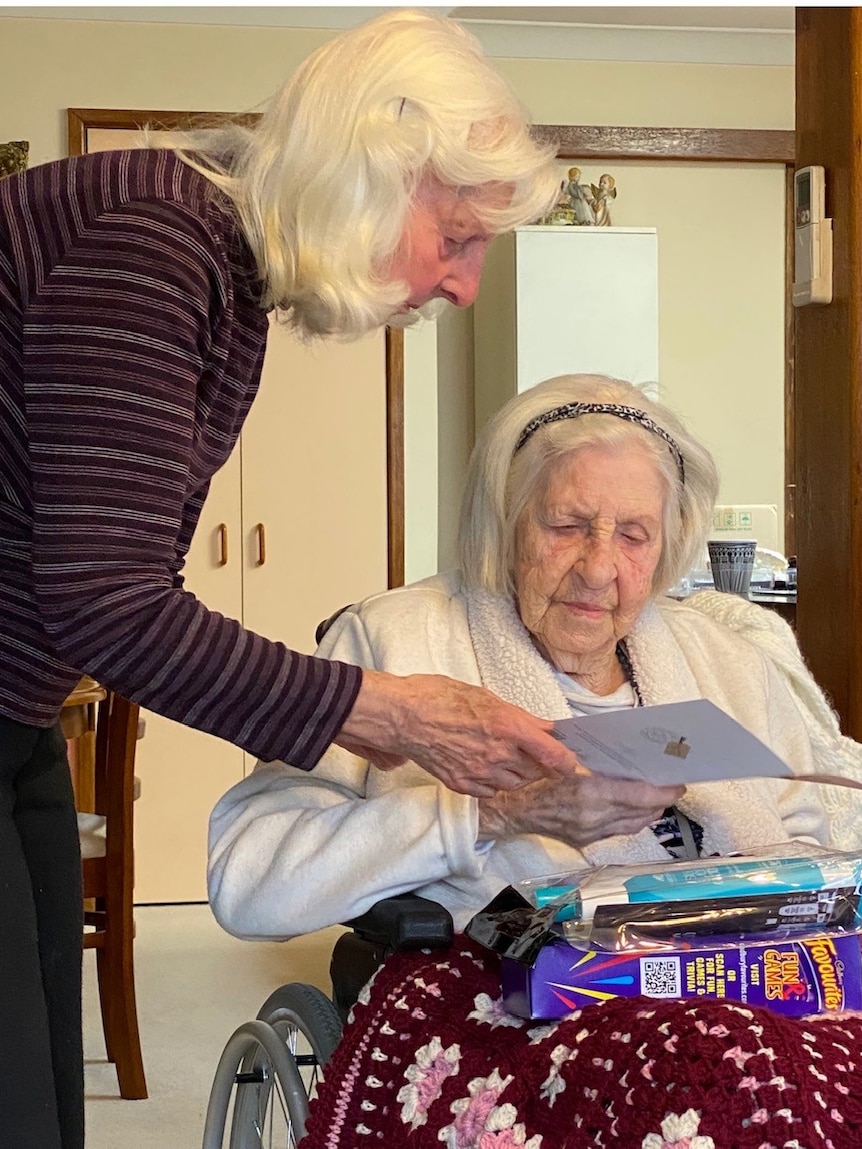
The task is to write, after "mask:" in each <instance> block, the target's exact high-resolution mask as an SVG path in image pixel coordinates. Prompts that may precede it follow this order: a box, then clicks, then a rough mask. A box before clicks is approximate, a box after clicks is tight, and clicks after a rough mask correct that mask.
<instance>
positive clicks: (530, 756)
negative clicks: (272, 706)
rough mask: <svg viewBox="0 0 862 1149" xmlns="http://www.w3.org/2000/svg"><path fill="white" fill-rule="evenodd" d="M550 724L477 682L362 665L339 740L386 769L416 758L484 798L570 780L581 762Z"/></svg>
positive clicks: (449, 782) (451, 782) (446, 782)
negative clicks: (551, 780) (401, 673)
mask: <svg viewBox="0 0 862 1149" xmlns="http://www.w3.org/2000/svg"><path fill="white" fill-rule="evenodd" d="M553 728H554V724H553V723H552V722H546V721H544V720H543V719H540V718H536V717H535V716H534V715H532V714H528V713H527V711H525V710H521V709H520V707H517V706H511V705H510V704H509V703H508V702H503V701H502V699H500V698H498V697H497V696H496V695H495V694H492V693H491V692H490V691H489V690H485V689H484V688H483V687H480V686H469V685H467V684H466V683H464V682H457V681H455V679H452V678H444V677H443V676H441V675H431V674H414V675H410V676H409V677H407V678H398V677H396V676H394V675H391V674H383V673H381V672H380V671H374V670H365V671H363V674H362V686H361V687H360V690H359V694H358V696H357V699H356V702H355V703H354V705H353V709H352V710H351V712H350V714H349V716H348V718H347V721H346V722H345V723H344V725H343V726H342V728H341V730H340V731H339V733H338V737H337V738H336V739H335V741H336V743H337V744H338V745H339V746H343V747H344V748H345V750H350V751H352V752H353V753H354V754H359V755H360V756H361V757H363V758H367V759H368V761H369V762H371V763H372V765H374V766H376V767H378V769H381V770H391V769H392V768H393V767H394V766H398V765H400V764H401V762H403V761H405V760H406V759H412V760H413V761H414V762H416V763H418V765H420V766H422V767H423V768H424V769H425V770H427V771H428V772H429V774H433V775H434V777H435V778H438V779H439V780H440V781H441V782H443V783H444V785H446V786H448V787H449V789H450V790H456V791H458V792H459V793H461V794H472V795H474V796H475V797H479V798H481V797H487V796H490V795H492V794H496V793H497V791H498V790H511V789H512V788H513V787H516V786H524V785H525V784H527V783H531V782H535V781H536V780H537V779H541V778H548V777H555V778H563V779H566V780H567V781H568V783H569V785H571V784H572V783H573V781H574V779H575V776H576V775H577V774H578V773H579V772H584V771H583V767H582V766H581V765H580V763H579V762H578V759H577V758H576V757H575V755H574V754H573V753H572V752H571V751H570V750H567V749H566V747H565V746H563V744H562V743H561V742H559V741H558V740H557V739H556V738H554V736H553V734H552V731H553Z"/></svg>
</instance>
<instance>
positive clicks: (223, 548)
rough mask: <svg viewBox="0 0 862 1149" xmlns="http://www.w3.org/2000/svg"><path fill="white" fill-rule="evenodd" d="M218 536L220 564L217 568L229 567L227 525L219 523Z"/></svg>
mask: <svg viewBox="0 0 862 1149" xmlns="http://www.w3.org/2000/svg"><path fill="white" fill-rule="evenodd" d="M216 532H217V534H218V563H217V564H216V565H217V566H220V567H226V566H227V523H219V525H218V526H217V527H216Z"/></svg>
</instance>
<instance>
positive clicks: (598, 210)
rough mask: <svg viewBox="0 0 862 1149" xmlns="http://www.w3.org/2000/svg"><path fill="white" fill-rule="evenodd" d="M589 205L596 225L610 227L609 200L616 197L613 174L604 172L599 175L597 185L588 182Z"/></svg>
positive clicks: (615, 184) (615, 183)
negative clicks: (590, 193)
mask: <svg viewBox="0 0 862 1149" xmlns="http://www.w3.org/2000/svg"><path fill="white" fill-rule="evenodd" d="M590 191H591V192H592V195H591V196H590V206H591V207H592V209H593V211H594V212H595V217H596V227H611V205H610V201H611V200H612V199H616V198H617V182H616V180H615V179H614V177H613V176H610V175H608V174H607V172H605V173H604V175H601V176H599V186H598V187H596V185H595V184H590Z"/></svg>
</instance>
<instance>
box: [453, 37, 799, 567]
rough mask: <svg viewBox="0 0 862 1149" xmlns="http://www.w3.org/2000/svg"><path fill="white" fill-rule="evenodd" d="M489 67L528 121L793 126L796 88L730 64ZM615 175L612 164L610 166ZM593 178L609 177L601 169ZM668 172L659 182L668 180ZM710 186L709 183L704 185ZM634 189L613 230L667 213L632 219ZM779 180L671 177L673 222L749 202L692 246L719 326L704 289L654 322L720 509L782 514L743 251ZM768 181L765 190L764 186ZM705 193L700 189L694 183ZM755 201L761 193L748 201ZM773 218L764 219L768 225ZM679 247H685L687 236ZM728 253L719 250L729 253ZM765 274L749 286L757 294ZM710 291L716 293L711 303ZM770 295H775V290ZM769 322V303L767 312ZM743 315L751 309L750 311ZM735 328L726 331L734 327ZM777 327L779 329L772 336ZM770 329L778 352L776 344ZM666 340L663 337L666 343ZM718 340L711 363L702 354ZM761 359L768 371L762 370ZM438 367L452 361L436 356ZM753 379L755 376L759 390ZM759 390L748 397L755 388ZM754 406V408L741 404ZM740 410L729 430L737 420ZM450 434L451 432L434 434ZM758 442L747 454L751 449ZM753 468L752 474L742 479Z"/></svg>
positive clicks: (778, 429)
mask: <svg viewBox="0 0 862 1149" xmlns="http://www.w3.org/2000/svg"><path fill="white" fill-rule="evenodd" d="M499 66H500V68H501V70H502V71H504V72H505V73H506V74H507V75H508V77H509V78H510V80H511V81H512V83H513V84H514V85H515V87H516V88H517V90H518V92H519V94H520V96H521V98H522V99H523V100H524V102H525V103H526V104H527V106H528V107H529V109H530V111H531V113H532V115H533V118H534V120H535V121H536V122H537V123H546V124H565V123H568V124H606V125H609V126H630V127H643V126H648V127H703V128H711V127H715V128H773V129H785V130H792V128H793V123H794V77H793V69H792V68H784V67H753V66H746V67H736V66H730V65H693V64H643V63H603V62H597V61H580V62H579V61H559V60H541V61H539V60H501V61H499ZM621 166H622V165H617V167H621ZM600 167H601V169H602V170H605V169H606V168H610V169H612V170H613V169H614V165H613V164H612V163H610V162H608V163H603V164H601V165H600ZM584 168H585V172H587V174H588V175H590V176H592V175H594V174H595V165H586V164H585V165H584ZM668 174H669V173H668ZM713 177H715V178H713ZM642 179H643V177H641V176H639V175H636V174H635V172H634V171H629V172H627V173H626V174H625V176H624V177H623V176H622V175H621V181H620V183H621V193H620V194H621V198H620V201H619V211H618V212H617V220H616V222H619V224H620V225H628V226H635V225H648V226H658V225H660V223H661V222H662V221H661V219H660V216H661V215H664V216H665V217H667V215H668V214H673V208H672V207H670V206H669V205H668V204H667V203H665V204H663V205H658V204H655V203H651V202H649V201H648V200H646V199H645V200H643V201H642V203H643V207H644V211H643V212H642V213H641V214H638V207H637V206H636V205H637V204H638V199H639V196H640V193H641V191H642V190H644V191H646V189H645V188H643V189H642V187H641V184H642ZM782 180H783V177H782V176H781V175H780V173H779V172H778V171H777V170H776V169H770V170H769V171H768V172H760V173H758V172H757V171H756V170H755V169H752V168H749V169H747V172H740V171H738V170H737V171H736V172H735V173H734V171H732V170H730V171H729V170H727V169H725V170H724V171H723V172H722V173H721V176H719V175H718V172H716V173H713V175H712V176H710V174H709V173H708V172H707V171H706V170H705V169H704V168H703V167H698V168H697V169H696V170H695V169H693V168H692V167H691V166H688V167H687V169H686V170H684V171H683V170H682V169H680V173H679V181H680V188H679V200H678V211H677V214H678V216H680V217H681V218H684V217H685V213H686V211H687V208H688V206H689V205H688V204H687V201H686V197H687V196H691V195H695V194H697V195H701V196H703V197H705V199H704V200H703V201H701V202H699V203H698V204H697V205H696V206H697V212H696V214H695V218H696V219H697V221H698V222H700V221H702V220H703V219H704V218H705V210H706V208H707V203H708V202H709V201H711V202H713V203H716V202H719V201H720V198H721V196H722V195H725V194H726V193H727V191H728V190H729V189H734V188H735V189H737V191H738V189H739V188H740V187H745V188H750V187H751V186H752V185H753V186H754V187H755V194H752V195H750V196H748V195H744V194H742V195H738V196H737V198H735V199H731V200H730V202H728V203H727V204H726V214H725V216H724V226H723V227H722V228H721V234H720V236H714V235H711V234H702V235H699V236H697V237H695V238H696V240H697V248H698V254H699V253H700V251H703V250H705V251H706V252H707V253H708V254H709V255H710V256H711V255H712V254H714V253H715V251H716V243H718V244H719V245H720V246H721V254H722V267H721V272H720V279H721V287H720V288H719V287H718V286H717V284H715V283H713V284H712V287H713V289H714V295H718V296H719V297H720V298H722V299H723V312H724V314H726V315H727V316H728V319H729V322H728V325H727V326H726V327H724V328H721V327H720V326H718V333H717V334H716V328H717V324H716V319H717V316H716V314H715V313H714V312H713V313H710V311H709V309H708V302H709V295H710V284H709V283H702V282H699V283H698V290H697V292H696V293H695V294H694V296H693V297H692V298H691V299H690V301H689V306H688V309H687V312H686V316H685V320H683V319H681V318H680V317H679V316H678V315H676V314H668V315H663V316H662V318H661V321H660V322H661V345H660V346H661V370H662V378H663V380H664V379H665V377H667V383H668V386H667V387H666V389H665V397H666V398H667V400H668V402H671V403H673V404H674V405H675V406H677V407H679V409H680V410H681V411H683V412H684V414H685V416H686V418H687V419H689V420H690V422H691V424H692V426H693V427H694V429H695V430H696V431H698V433H700V434H702V435H704V436H705V437H706V439H707V441H708V443H709V445H710V447H711V448H713V449H714V450H715V453H716V455H717V457H718V459H719V463H720V466H721V468H722V473H723V483H722V491H723V494H722V498H723V499H725V500H726V501H730V502H737V501H738V502H768V503H778V505H779V507H781V506H782V505H783V466H784V452H783V416H782V411H783V354H784V352H783V343H782V342H781V333H780V327H781V322H782V321H781V316H780V314H779V315H778V318H777V319H776V297H775V295H773V296H771V297H769V298H765V299H758V298H757V295H756V292H753V291H752V288H753V286H754V284H753V283H752V276H751V274H750V271H751V263H750V262H747V261H748V260H750V256H751V251H752V249H754V250H755V251H756V252H757V253H758V254H761V253H764V252H767V253H769V252H775V251H776V230H777V231H778V232H779V233H781V232H783V198H782V196H783V191H782ZM776 181H777V183H776ZM704 183H705V184H706V186H704V187H702V190H699V189H698V185H699V184H700V185H703V184H704ZM757 189H760V190H759V191H758V190H757ZM776 212H777V213H778V216H777V218H775V213H776ZM728 213H729V214H730V215H732V214H733V213H739V214H740V218H741V223H742V226H741V227H740V228H739V230H738V231H737V230H736V229H734V228H729V227H728V226H726V224H727V218H728ZM761 216H763V217H764V218H765V223H766V226H765V228H764V229H763V233H762V234H760V233H758V225H757V220H758V218H759V217H761ZM684 230H685V226H684V224H683V226H682V227H681V228H680V230H679V231H678V232H677V235H676V236H675V237H674V239H673V241H672V253H671V262H670V263H668V261H667V260H663V257H662V252H663V250H664V249H663V245H662V231H661V228H660V230H659V273H660V276H661V282H660V294H662V295H665V294H667V292H668V290H669V289H670V288H673V295H672V296H671V298H674V299H677V300H679V299H680V298H683V297H684V294H685V293H684V285H681V283H680V278H681V274H682V272H681V268H680V261H681V258H682V254H681V248H680V245H681V244H682V243H684V242H685V237H684V234H683V233H684ZM689 238H690V237H689ZM780 243H781V240H780V238H779V239H778V244H779V247H778V251H777V258H778V260H779V263H778V265H777V266H775V267H773V264H772V262H771V256H769V258H770V269H769V270H765V269H763V268H761V269H760V271H761V272H764V274H765V275H766V277H767V278H768V276H769V274H770V270H775V271H777V272H778V274H779V275H780V274H781V272H782V271H783V251H782V250H781V248H780ZM728 244H730V247H728ZM733 248H735V249H736V266H737V268H738V280H739V283H740V284H741V285H742V287H743V291H742V293H741V295H738V297H736V298H734V297H733V296H732V295H731V294H730V290H724V289H732V287H733V282H734V271H733V266H734V259H733V258H732V254H731V253H732V250H733ZM703 266H704V264H703V262H702V261H696V260H693V261H692V268H693V271H692V275H693V280H694V279H697V278H698V276H699V275H701V274H702V268H703ZM763 278H764V276H763V275H758V276H756V277H755V279H756V280H757V282H762V280H763ZM722 290H724V294H723V296H722ZM775 290H776V291H779V292H780V291H781V290H783V289H782V287H781V282H780V280H779V281H778V282H777V285H776V287H775ZM777 305H778V310H779V312H780V311H781V300H780V299H778V301H777ZM752 306H753V307H754V308H755V310H752ZM698 308H699V309H700V310H699V316H698V319H697V322H698V323H700V322H702V323H703V341H702V342H701V344H700V346H701V347H703V349H704V351H705V352H706V351H707V349H709V353H705V354H704V355H703V356H702V357H699V356H698V354H697V350H698V344H697V339H696V336H694V335H693V331H696V330H697V327H696V326H695V327H694V328H692V327H691V325H690V324H688V323H687V320H688V319H689V318H690V317H691V314H692V312H693V311H695V310H696V309H698ZM757 309H762V312H763V315H764V320H765V322H766V323H767V324H768V327H769V334H768V336H767V337H766V340H765V341H763V340H761V338H760V328H759V321H758V319H757ZM734 315H736V316H737V317H738V322H736V323H734V322H732V321H731V320H732V318H733V316H734ZM776 323H777V328H776ZM776 330H778V342H777V343H776V339H775V333H776ZM666 335H667V337H668V338H667V339H666V338H665V336H666ZM716 341H718V345H719V351H720V354H719V355H717V356H716V355H715V354H713V353H712V352H713V351H714V349H715V345H716ZM770 356H771V359H769V362H768V364H767V365H764V360H765V359H768V358H769V357H770ZM439 361H440V362H441V363H443V362H449V363H452V357H451V356H449V357H447V355H446V353H445V352H444V351H442V350H441V352H440V355H439ZM453 367H460V369H461V371H462V374H461V378H460V379H459V380H456V379H455V378H454V377H452V378H450V379H448V380H447V381H446V384H445V393H444V390H443V389H442V388H441V394H440V406H439V413H440V421H441V423H440V426H441V433H440V459H439V467H440V474H441V475H444V474H445V475H446V476H447V483H448V485H449V491H448V496H447V499H446V500H444V499H443V497H442V490H441V499H440V536H441V537H440V545H439V549H440V555H441V559H442V558H443V556H447V555H451V554H453V540H454V522H455V518H454V510H453V502H454V501H455V500H454V497H453V496H454V492H455V491H456V490H460V486H461V484H462V483H463V478H464V475H465V472H466V465H467V458H468V456H469V446H467V447H466V450H465V438H464V435H463V432H462V430H461V426H462V421H463V417H464V416H463V405H462V402H461V399H462V395H463V393H464V392H465V391H467V390H472V366H471V365H470V364H466V365H465V364H464V362H463V360H460V359H459V360H458V361H456V362H455V363H454V364H453ZM764 375H765V376H766V378H767V383H766V386H765V388H763V387H762V381H763V379H764ZM757 386H761V390H760V392H759V393H758V392H757V391H753V387H755V388H756V387H757ZM752 404H754V407H753V406H752ZM740 412H742V415H741V418H740V416H739V413H740ZM738 419H740V422H741V429H742V434H741V435H740V436H739V440H738V441H737V434H736V428H737V426H738ZM447 427H452V428H456V429H455V430H453V432H452V433H451V434H447V433H446V432H445V428H447ZM754 444H757V450H756V451H753V450H752V446H753V445H754ZM752 469H753V475H752Z"/></svg>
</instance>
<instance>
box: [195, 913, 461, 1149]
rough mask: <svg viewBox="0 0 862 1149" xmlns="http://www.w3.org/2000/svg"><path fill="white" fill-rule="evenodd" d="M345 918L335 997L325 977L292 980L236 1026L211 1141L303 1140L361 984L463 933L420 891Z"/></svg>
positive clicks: (250, 1147) (248, 1144) (234, 1146)
mask: <svg viewBox="0 0 862 1149" xmlns="http://www.w3.org/2000/svg"><path fill="white" fill-rule="evenodd" d="M345 925H346V926H348V927H350V931H351V932H348V933H345V934H342V935H341V937H340V938H339V939H338V941H337V942H336V943H335V948H334V949H333V951H332V958H331V960H330V964H329V972H330V977H331V980H332V999H330V998H328V997H327V996H326V994H325V993H323V992H322V991H321V990H319V989H317V987H316V986H312V985H306V984H303V983H301V982H293V983H290V984H287V985H283V986H281V987H280V988H279V989H277V990H275V992H274V993H272V994H270V996H269V997H268V998H267V1000H266V1001H265V1002H264V1003H263V1005H262V1006H261V1008H260V1010H259V1011H258V1015H257V1018H256V1019H255V1020H254V1021H249V1022H245V1023H244V1024H243V1025H241V1026H240V1027H239V1028H238V1029H237V1030H235V1032H234V1033H233V1034H232V1035H231V1037H230V1039H229V1040H228V1042H227V1045H226V1046H225V1048H224V1051H223V1053H222V1055H221V1057H220V1059H219V1063H218V1067H217V1068H216V1073H215V1077H214V1080H213V1085H212V1089H211V1091H210V1098H209V1104H208V1106H207V1114H206V1122H205V1126H204V1136H203V1149H264V1147H266V1149H295V1147H296V1146H298V1145H299V1144H300V1142H301V1141H302V1138H303V1137H304V1136H305V1127H306V1121H307V1118H308V1104H309V1101H310V1099H311V1098H312V1097H313V1096H314V1093H315V1091H316V1088H317V1085H318V1083H319V1081H320V1080H321V1077H322V1071H323V1070H324V1068H325V1066H326V1064H327V1062H328V1061H329V1059H330V1057H331V1056H332V1054H333V1052H334V1051H335V1048H336V1046H337V1045H338V1042H339V1040H340V1038H341V1031H342V1027H343V1025H344V1024H345V1023H346V1022H347V1020H348V1017H349V1013H350V1010H351V1009H352V1007H353V1005H354V1004H355V1002H356V1000H357V998H358V996H359V992H360V990H361V989H362V987H363V986H364V985H365V984H366V983H367V982H368V980H369V979H370V978H371V976H372V975H373V974H374V972H375V971H376V970H377V968H378V967H379V966H380V964H381V963H382V962H383V961H385V959H386V958H387V957H388V956H389V955H390V954H391V953H394V952H395V951H396V950H410V949H413V950H418V949H446V948H448V947H449V946H451V944H452V941H453V937H454V926H453V922H452V916H451V914H450V913H449V911H448V910H446V909H445V908H444V907H443V906H441V905H440V904H439V903H437V902H432V901H430V900H429V899H427V898H422V897H419V896H417V895H416V894H402V895H400V896H397V897H391V898H384V899H383V900H382V901H379V902H377V903H375V905H373V906H372V907H371V909H370V910H368V912H367V913H365V914H362V915H361V916H360V917H358V918H354V919H353V920H352V921H349V922H345ZM277 1122H278V1124H279V1132H278V1134H276V1123H277ZM282 1123H283V1132H282V1131H281V1126H282Z"/></svg>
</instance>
